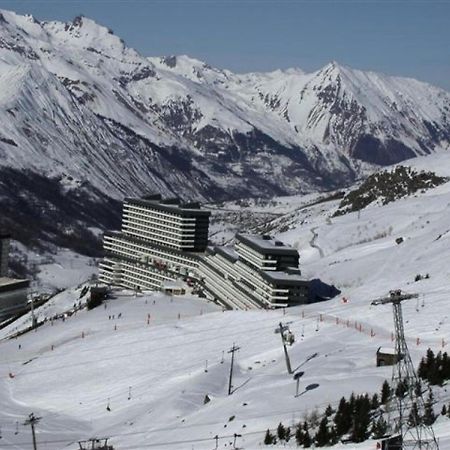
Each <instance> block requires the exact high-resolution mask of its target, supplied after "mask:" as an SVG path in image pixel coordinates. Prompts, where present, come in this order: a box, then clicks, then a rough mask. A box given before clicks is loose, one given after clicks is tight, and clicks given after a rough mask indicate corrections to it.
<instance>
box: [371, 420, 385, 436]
mask: <svg viewBox="0 0 450 450" xmlns="http://www.w3.org/2000/svg"><path fill="white" fill-rule="evenodd" d="M387 429H388V425H387V422H386V421H385V420H384V418H383V416H380V417H379V418H378V420H376V421H375V422H374V423H373V426H372V435H373V437H374V438H375V439H380V438H382V437H383V436H385V435H386V433H387Z"/></svg>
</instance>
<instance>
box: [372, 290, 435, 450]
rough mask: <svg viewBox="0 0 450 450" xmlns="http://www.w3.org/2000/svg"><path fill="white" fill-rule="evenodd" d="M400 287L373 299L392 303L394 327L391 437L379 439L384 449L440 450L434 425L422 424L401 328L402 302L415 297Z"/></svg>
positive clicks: (419, 392)
mask: <svg viewBox="0 0 450 450" xmlns="http://www.w3.org/2000/svg"><path fill="white" fill-rule="evenodd" d="M418 297H419V295H418V294H408V293H405V292H402V291H401V290H394V291H390V292H389V296H387V297H382V298H378V299H375V300H373V301H372V303H371V304H372V305H386V304H389V303H390V304H392V307H393V312H394V328H395V354H396V356H397V358H396V359H397V362H396V364H394V366H393V371H392V384H391V399H390V401H389V407H388V413H389V420H388V423H389V424H390V426H391V432H392V434H391V437H390V438H388V439H386V440H384V441H383V442H382V449H383V450H394V449H395V450H400V449H401V450H403V449H420V450H439V444H438V442H437V440H436V437H435V435H434V431H433V428H432V427H431V426H430V425H425V423H424V419H423V417H424V413H425V402H424V400H423V396H422V388H421V384H420V382H419V378H418V377H417V374H416V371H415V369H414V365H413V363H412V360H411V355H410V353H409V349H408V346H407V344H406V339H405V332H404V328H403V314H402V302H403V301H405V300H409V299H412V298H418Z"/></svg>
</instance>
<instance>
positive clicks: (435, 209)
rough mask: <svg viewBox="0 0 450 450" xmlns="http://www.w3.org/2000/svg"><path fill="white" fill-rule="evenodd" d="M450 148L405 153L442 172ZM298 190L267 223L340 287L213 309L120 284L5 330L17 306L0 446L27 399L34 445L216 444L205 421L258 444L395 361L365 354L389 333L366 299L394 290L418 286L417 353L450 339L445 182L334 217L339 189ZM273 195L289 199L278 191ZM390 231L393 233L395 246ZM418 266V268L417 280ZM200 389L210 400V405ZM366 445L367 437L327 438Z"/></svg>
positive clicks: (439, 395) (443, 438) (20, 442)
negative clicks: (248, 307)
mask: <svg viewBox="0 0 450 450" xmlns="http://www.w3.org/2000/svg"><path fill="white" fill-rule="evenodd" d="M449 160H450V155H447V154H440V155H433V156H430V157H427V158H419V159H417V160H414V161H411V163H412V164H413V165H414V167H416V168H420V169H427V170H431V169H436V171H438V172H439V173H440V174H441V175H446V176H448V175H450V164H449V162H450V161H449ZM305 200H307V201H306V204H308V203H310V202H311V198H308V199H305ZM293 204H294V205H296V208H294V209H293V210H290V211H286V214H285V216H283V218H281V219H280V218H277V219H276V222H277V221H278V222H277V223H279V224H283V225H286V224H287V225H289V228H290V229H289V231H285V232H283V233H281V234H279V235H278V236H277V237H278V238H279V239H281V240H282V241H284V242H286V243H289V244H292V245H294V246H296V247H297V248H298V249H299V251H300V254H301V268H302V271H303V274H304V275H305V276H306V277H309V278H320V279H322V280H323V281H325V282H328V283H334V284H335V285H336V287H337V288H339V289H340V290H341V291H342V292H341V294H340V295H339V296H338V297H336V298H334V299H332V300H329V301H324V302H320V303H316V304H311V305H305V306H300V307H295V308H291V309H288V310H286V311H285V314H284V313H283V311H227V312H222V311H221V310H220V309H219V308H218V307H217V306H215V305H214V304H211V303H208V302H206V301H205V300H204V299H198V298H195V297H191V296H186V297H173V298H171V297H168V296H164V295H162V294H157V293H153V294H151V293H146V294H144V295H142V296H137V297H136V296H134V295H133V293H132V292H122V293H117V298H115V299H111V300H109V301H108V302H107V303H106V309H105V308H104V307H103V306H100V307H98V308H96V309H94V310H92V311H86V310H81V311H78V312H77V313H76V314H75V315H73V316H71V317H69V318H67V319H66V320H65V321H64V322H63V321H62V320H61V319H59V320H55V321H53V325H52V324H51V322H49V321H47V322H46V323H45V324H44V325H43V326H41V327H40V328H38V330H37V331H36V332H32V333H27V334H24V335H22V336H20V337H18V338H17V339H6V337H7V336H9V335H11V334H12V333H13V332H14V331H16V330H17V329H21V328H23V327H24V326H26V325H27V324H29V321H30V318H29V316H25V317H24V318H23V319H21V320H20V321H18V322H16V323H14V324H13V325H11V326H9V327H8V328H5V329H3V330H1V331H0V339H1V340H0V354H1V355H2V358H1V361H0V374H1V377H0V425H1V429H2V434H3V438H2V442H1V445H4V448H16V449H19V448H20V449H24V450H26V449H28V448H32V447H31V437H30V431H29V429H27V428H25V427H23V426H22V425H19V434H17V435H16V434H14V432H15V427H16V422H17V421H18V422H19V423H20V424H21V423H22V422H23V420H24V418H25V417H26V416H27V415H28V414H29V413H30V412H34V413H35V414H36V415H38V416H40V417H42V419H41V421H40V422H39V424H38V426H37V438H38V443H39V442H40V443H41V447H42V446H43V447H44V448H46V449H49V450H56V449H76V448H77V440H79V439H87V438H90V437H110V438H111V443H112V444H114V446H115V448H117V449H119V450H120V449H123V450H125V449H146V448H160V449H165V448H168V449H180V450H181V449H191V448H194V449H211V448H214V445H215V441H214V436H216V435H217V436H219V448H220V449H225V448H230V442H232V441H233V437H234V434H235V433H237V434H240V435H241V437H240V438H238V441H237V444H238V446H239V448H243V449H258V448H264V446H262V441H263V438H264V433H265V430H266V429H267V428H271V429H274V428H275V427H276V426H277V425H278V423H279V422H280V421H282V422H283V423H284V424H285V425H293V424H295V423H297V422H298V421H299V420H302V419H303V418H304V416H305V414H306V413H311V411H314V410H316V409H317V410H318V411H319V412H322V411H323V410H324V408H325V407H326V406H327V404H328V403H331V404H332V405H336V404H337V402H338V401H339V399H340V398H341V397H342V396H343V395H345V396H348V395H349V394H350V393H351V392H355V393H357V394H358V393H364V392H368V393H369V394H373V393H375V392H379V390H380V386H381V384H382V382H383V380H385V379H389V378H390V376H391V370H392V369H391V368H390V367H376V366H375V354H376V350H377V349H378V348H379V347H380V346H383V347H391V346H392V342H391V333H392V329H393V322H392V311H391V307H390V306H389V305H385V306H371V305H370V303H371V300H373V299H374V298H376V297H378V296H384V295H386V294H387V293H388V291H389V290H390V289H402V290H405V291H407V292H417V293H419V294H420V297H419V300H418V301H417V302H416V300H411V301H409V302H406V303H404V305H403V313H404V319H405V333H406V336H407V342H408V345H409V348H410V351H411V354H412V357H413V360H414V362H415V363H418V361H419V359H420V358H421V357H422V356H423V355H424V354H425V352H426V349H427V348H428V347H431V348H432V349H433V350H434V351H439V350H448V343H449V342H450V321H449V315H450V314H449V308H448V302H449V300H448V298H449V295H450V288H449V285H448V278H449V275H450V272H449V270H450V269H449V266H448V246H449V239H450V225H449V224H450V208H449V205H450V183H446V184H444V185H441V186H439V187H437V188H434V189H432V190H429V191H427V192H425V193H420V194H417V195H415V196H412V197H409V198H404V199H401V200H398V201H396V202H393V203H391V204H388V205H386V206H379V205H373V206H370V207H368V208H366V209H365V210H363V211H362V212H361V214H360V217H359V218H358V214H357V213H351V214H347V215H344V216H341V217H337V218H330V217H331V215H332V213H333V212H334V210H335V209H336V207H337V205H338V202H337V201H331V202H325V203H320V204H316V205H313V206H309V207H305V206H304V204H302V201H301V199H300V198H294V199H293ZM260 208H261V206H260ZM280 208H288V206H287V199H286V198H284V199H282V202H281V206H280ZM314 236H315V237H314ZM397 237H403V239H404V242H403V243H401V244H400V245H398V244H396V242H395V239H396V238H397ZM416 274H422V275H425V274H429V278H428V279H424V280H421V281H418V282H414V279H415V276H416ZM80 291H81V288H74V289H70V290H68V291H65V292H63V293H61V294H59V295H58V296H56V297H54V298H53V299H52V300H51V301H50V302H49V303H48V304H46V305H44V306H43V307H41V308H39V309H38V311H37V313H38V317H39V319H43V318H45V317H47V318H50V317H52V316H54V315H57V314H61V313H63V312H64V311H66V310H67V309H70V308H72V307H73V304H76V303H77V302H78V301H79V295H80ZM343 297H346V298H347V299H348V301H347V302H346V303H344V302H343V301H342V298H343ZM82 301H84V300H82ZM120 313H121V314H122V317H121V318H118V315H119V314H120ZM149 314H150V319H149V323H148V322H147V321H148V317H149V316H148V315H149ZM110 316H114V319H112V318H109V317H110ZM321 319H322V320H321ZM280 321H283V322H290V328H291V330H292V331H293V332H294V334H295V337H296V342H295V343H294V345H293V346H292V347H289V354H290V357H291V361H292V365H293V367H294V368H296V370H302V371H304V372H305V374H304V376H303V377H302V378H301V379H300V390H301V392H303V391H304V390H305V388H306V387H307V386H308V385H310V384H312V383H317V384H318V385H319V386H318V387H317V389H314V390H310V391H306V392H304V393H302V395H301V396H300V397H297V398H295V397H294V394H295V382H294V380H293V379H292V376H291V375H288V374H287V372H286V366H285V361H284V356H283V350H282V347H281V342H280V336H279V334H276V333H275V329H276V327H277V325H278V323H279V322H280ZM359 326H361V329H362V331H359ZM303 331H304V333H302V332H303ZM302 334H304V336H302ZM418 339H419V341H418ZM233 343H235V344H236V345H238V346H239V347H240V349H239V350H238V352H237V353H236V365H235V372H234V378H233V389H234V392H233V394H232V395H231V396H228V395H227V390H228V374H229V369H230V355H229V354H228V353H227V352H228V350H229V349H230V348H231V346H232V345H233ZM19 345H20V347H21V348H19ZM223 352H224V355H225V360H224V362H223V363H222V362H221V361H222V354H223ZM206 361H207V372H206V371H205V369H206ZM9 374H11V376H13V377H10V375H9ZM129 392H131V398H130V399H128V395H129ZM205 395H208V396H209V397H210V399H211V401H210V402H209V403H207V404H204V398H205ZM435 398H436V399H437V404H436V408H435V411H436V413H439V412H440V409H441V406H442V404H444V403H445V404H448V403H449V401H450V394H449V393H448V392H447V388H445V389H436V390H435ZM108 402H109V406H110V411H108V410H107V405H108ZM435 433H436V435H437V436H438V438H439V441H440V448H441V449H442V450H447V449H450V421H449V419H446V418H443V417H440V418H439V419H438V421H437V422H436V424H435ZM286 447H287V448H295V445H294V443H293V442H291V443H289V444H288V445H287V446H286ZM374 447H375V442H374V441H372V440H369V441H366V442H364V443H361V444H346V445H337V446H336V447H335V448H338V449H344V448H346V449H367V450H368V449H373V448H374ZM2 448H3V447H2ZM272 448H285V446H278V447H276V446H275V447H272Z"/></svg>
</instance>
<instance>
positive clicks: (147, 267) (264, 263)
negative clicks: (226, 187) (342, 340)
mask: <svg viewBox="0 0 450 450" xmlns="http://www.w3.org/2000/svg"><path fill="white" fill-rule="evenodd" d="M209 217H210V212H209V211H207V210H204V209H201V207H200V205H199V204H198V203H187V204H183V203H182V202H180V200H178V199H162V198H161V196H160V195H154V196H148V197H145V198H143V199H131V198H127V199H125V201H124V205H123V217H122V229H121V231H120V232H117V231H108V232H106V233H105V234H104V241H103V242H104V243H103V245H104V250H105V258H104V259H103V261H102V262H101V263H100V279H101V281H103V282H105V283H107V284H111V285H118V286H123V287H127V288H132V289H142V290H144V289H150V290H159V289H162V288H163V287H164V285H165V284H167V283H170V282H173V281H177V282H188V283H189V284H191V285H192V284H193V283H194V284H195V285H196V288H197V289H198V290H199V291H202V292H204V294H205V295H206V296H207V297H208V298H210V299H212V300H214V301H217V302H218V303H220V304H222V305H223V306H224V307H226V308H230V309H252V308H280V307H286V306H291V305H296V304H301V303H306V302H307V301H308V282H307V281H306V280H305V279H304V278H303V277H302V276H301V274H300V271H299V268H298V263H299V255H298V252H297V250H296V249H294V248H292V247H288V246H286V245H284V244H283V243H282V242H280V241H278V240H274V239H272V238H270V237H268V236H262V237H260V236H253V235H248V234H238V235H236V239H235V241H236V244H235V246H234V248H233V247H208V246H207V244H208V227H209Z"/></svg>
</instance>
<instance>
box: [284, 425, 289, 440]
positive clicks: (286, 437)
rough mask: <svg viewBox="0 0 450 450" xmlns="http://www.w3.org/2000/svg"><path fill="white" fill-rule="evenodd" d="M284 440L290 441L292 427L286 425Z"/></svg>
mask: <svg viewBox="0 0 450 450" xmlns="http://www.w3.org/2000/svg"><path fill="white" fill-rule="evenodd" d="M284 440H285V441H286V442H289V441H290V440H291V427H286V432H285V435H284Z"/></svg>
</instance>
